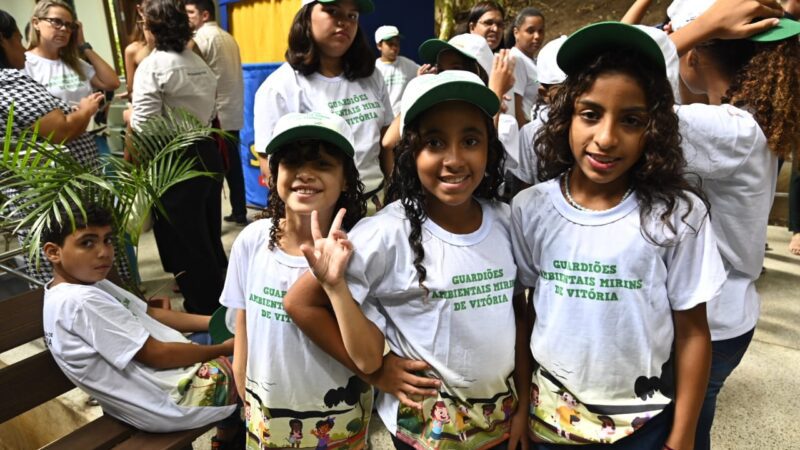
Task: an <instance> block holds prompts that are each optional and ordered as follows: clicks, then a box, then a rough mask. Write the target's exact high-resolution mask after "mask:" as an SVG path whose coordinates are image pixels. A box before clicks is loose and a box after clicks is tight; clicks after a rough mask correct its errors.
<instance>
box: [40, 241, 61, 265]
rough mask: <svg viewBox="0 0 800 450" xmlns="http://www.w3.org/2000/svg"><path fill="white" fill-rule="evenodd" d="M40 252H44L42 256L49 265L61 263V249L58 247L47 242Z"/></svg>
mask: <svg viewBox="0 0 800 450" xmlns="http://www.w3.org/2000/svg"><path fill="white" fill-rule="evenodd" d="M42 250H43V251H44V256H45V257H46V258H47V260H48V261H50V262H51V263H53V264H58V263H60V262H61V247H59V246H58V245H56V244H54V243H52V242H47V243H45V244H44V246H43V247H42Z"/></svg>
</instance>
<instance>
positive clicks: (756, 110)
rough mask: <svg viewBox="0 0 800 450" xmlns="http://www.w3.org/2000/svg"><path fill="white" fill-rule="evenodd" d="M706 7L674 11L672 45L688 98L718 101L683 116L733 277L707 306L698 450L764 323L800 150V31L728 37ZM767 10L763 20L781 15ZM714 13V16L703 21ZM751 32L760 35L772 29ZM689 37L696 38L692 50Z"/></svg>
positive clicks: (784, 25) (787, 23)
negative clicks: (789, 160)
mask: <svg viewBox="0 0 800 450" xmlns="http://www.w3.org/2000/svg"><path fill="white" fill-rule="evenodd" d="M714 6H718V5H714ZM706 8H707V2H695V1H676V2H673V4H672V5H671V6H670V11H671V14H670V16H671V17H672V19H673V29H675V30H676V32H675V33H674V34H673V35H672V40H673V42H675V44H676V48H677V53H678V54H679V55H682V57H681V59H680V76H681V78H682V79H683V82H684V83H685V84H686V86H687V87H688V88H689V90H691V91H692V92H693V93H697V94H707V95H708V99H709V104H708V105H705V104H691V105H684V106H681V107H679V108H678V109H677V113H678V117H679V118H680V126H681V134H682V135H683V148H684V153H685V155H686V158H687V161H688V164H689V170H690V171H691V172H694V173H696V174H698V175H699V176H700V177H701V178H702V180H703V191H704V192H705V194H706V196H707V197H708V200H709V203H710V204H711V210H712V212H713V213H714V220H712V221H711V225H712V228H713V229H714V232H715V234H716V235H717V236H718V238H719V250H720V253H721V255H722V259H723V261H724V262H725V267H726V268H727V269H728V276H727V279H726V281H725V284H724V285H723V287H722V294H721V295H720V298H719V300H717V301H715V302H713V303H711V304H709V307H708V323H709V328H710V329H711V340H712V355H713V356H712V360H711V376H710V380H709V383H708V389H707V391H706V395H705V401H704V403H703V408H702V410H701V414H700V421H699V423H698V428H697V440H696V442H695V448H696V449H700V450H703V449H709V448H710V446H711V440H710V432H711V426H712V423H713V420H714V413H715V409H716V401H717V395H718V394H719V391H720V390H721V389H722V386H723V384H724V382H725V380H726V379H727V377H728V376H729V375H730V374H731V373H732V372H733V370H734V369H735V368H736V367H737V366H738V365H739V363H740V362H741V360H742V357H743V356H744V354H745V352H746V351H747V347H748V346H749V344H750V341H751V340H752V338H753V334H754V331H755V327H756V323H757V322H758V317H759V307H760V297H759V294H758V292H757V291H756V280H757V279H758V278H759V276H760V274H761V268H762V266H763V263H764V253H765V251H764V249H765V244H766V236H767V223H768V219H769V212H770V209H771V207H772V201H773V199H774V196H775V185H776V182H777V175H778V158H779V157H786V156H787V155H789V154H790V153H791V151H792V149H793V148H798V146H800V42H799V41H798V39H797V36H798V34H800V23H798V22H795V21H793V20H789V19H786V18H782V19H780V21H778V20H777V19H773V22H776V21H778V22H779V23H778V26H777V27H775V28H770V29H769V30H768V31H766V32H762V33H758V34H755V35H753V36H751V37H749V38H747V37H746V35H744V36H741V37H740V38H738V39H720V37H728V38H730V37H736V35H734V34H732V33H730V32H729V31H728V30H726V29H724V28H722V29H721V30H719V28H718V27H717V26H716V25H714V26H712V25H711V24H710V23H709V21H706V20H704V18H703V17H698V16H700V13H702V12H703V10H704V9H706ZM775 8H776V11H775V13H777V14H780V13H782V11H781V10H780V9H778V8H777V6H776V7H775ZM765 9H766V11H764V12H762V13H761V17H769V16H771V15H774V14H770V12H771V10H769V9H768V8H765ZM713 13H714V11H711V10H710V9H709V12H707V13H706V14H704V15H705V16H706V17H713V16H709V15H708V14H713ZM692 17H698V18H697V19H696V20H691V21H690V20H689V19H690V18H692ZM745 23H746V22H745ZM747 25H748V26H749V27H750V30H749V34H753V33H754V32H756V31H759V29H762V30H763V26H764V23H755V24H749V23H747ZM766 25H767V26H770V25H771V24H770V22H767V23H766ZM758 27H761V28H758ZM715 30H719V31H715ZM686 36H694V38H693V39H692V40H691V41H688V42H687V39H686Z"/></svg>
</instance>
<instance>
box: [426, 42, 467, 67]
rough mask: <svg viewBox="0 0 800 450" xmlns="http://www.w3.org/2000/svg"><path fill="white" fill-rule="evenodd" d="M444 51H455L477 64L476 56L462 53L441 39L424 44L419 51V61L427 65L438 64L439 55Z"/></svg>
mask: <svg viewBox="0 0 800 450" xmlns="http://www.w3.org/2000/svg"><path fill="white" fill-rule="evenodd" d="M442 50H455V51H457V52H458V53H460V54H462V55H464V56H465V57H467V58H469V59H471V60H473V61H476V62H477V60H476V59H475V57H474V56H471V55H468V54H466V53H464V52H462V51H461V49H460V48H458V47H455V46H453V45H451V44H450V43H448V42H447V41H443V40H441V39H428V40H427V41H425V42H423V43H422V45H420V46H419V50H418V52H419V59H421V60H422V62H424V63H425V64H436V59H437V58H438V57H439V53H441V52H442Z"/></svg>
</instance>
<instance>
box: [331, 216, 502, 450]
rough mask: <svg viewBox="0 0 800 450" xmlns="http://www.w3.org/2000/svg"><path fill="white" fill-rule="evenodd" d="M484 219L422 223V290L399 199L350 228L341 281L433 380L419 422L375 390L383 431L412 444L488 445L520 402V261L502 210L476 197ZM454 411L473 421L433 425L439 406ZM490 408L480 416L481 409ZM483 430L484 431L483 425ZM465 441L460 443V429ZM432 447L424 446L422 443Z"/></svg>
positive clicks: (497, 437) (398, 350) (413, 413)
mask: <svg viewBox="0 0 800 450" xmlns="http://www.w3.org/2000/svg"><path fill="white" fill-rule="evenodd" d="M481 208H482V210H483V222H482V224H481V226H480V228H479V229H478V230H477V231H475V232H473V233H469V234H460V235H459V234H452V233H450V232H448V231H446V230H444V229H442V228H441V227H439V226H438V225H436V224H435V223H434V222H433V221H432V220H426V221H425V222H423V226H422V246H423V248H424V251H425V258H424V260H423V265H424V266H425V268H426V270H427V278H426V280H425V286H426V287H427V288H428V289H429V291H430V294H429V296H428V297H427V298H425V292H424V291H423V289H422V288H421V287H420V286H419V284H418V280H419V278H418V277H417V272H416V269H415V268H414V263H413V261H414V258H415V255H414V252H413V251H412V249H411V247H410V245H409V243H408V236H409V233H410V231H411V228H410V224H409V221H408V220H407V219H406V215H405V211H404V209H403V207H402V205H401V204H400V202H399V201H397V202H393V203H391V204H389V205H387V206H386V207H385V208H384V209H383V210H381V211H380V212H379V213H378V214H376V215H375V216H373V217H369V218H366V219H363V220H362V221H361V222H359V223H358V224H357V225H356V226H355V227H354V228H353V230H352V232H351V233H350V239H351V241H352V243H353V246H354V248H355V253H354V254H353V256H352V258H351V260H350V264H349V266H348V269H347V274H346V277H347V283H348V286H349V287H350V291H351V292H352V294H353V298H354V299H355V300H356V301H357V302H359V303H361V306H362V309H363V311H364V313H365V315H366V316H367V317H368V318H369V319H370V320H372V321H373V322H374V323H375V324H376V326H377V327H378V328H379V329H380V330H381V331H382V332H383V334H384V336H386V339H387V341H388V343H389V347H390V348H391V350H392V351H393V352H394V353H396V354H397V355H399V356H402V357H405V358H412V359H418V360H423V361H426V362H427V363H428V364H430V366H431V367H432V370H430V371H428V372H427V373H426V374H425V375H426V376H429V377H434V378H438V379H440V380H441V381H442V387H441V389H440V392H439V395H438V396H437V397H429V398H425V399H424V400H423V401H422V402H423V411H422V418H420V416H419V415H418V413H417V412H416V411H412V410H410V409H408V408H404V407H401V406H400V404H399V401H398V399H397V398H396V397H394V396H392V395H389V394H386V393H380V394H379V396H378V413H379V414H380V416H381V419H383V422H384V424H386V427H387V428H388V429H389V431H390V432H391V433H392V434H393V435H396V436H397V437H398V438H399V439H401V440H403V441H404V442H406V443H409V444H410V445H414V442H425V439H426V437H427V436H428V431H429V430H430V428H431V427H434V428H437V429H440V433H439V434H441V436H439V438H440V439H437V440H440V444H441V445H439V446H438V448H439V449H451V448H452V449H455V448H458V449H474V448H488V447H491V446H493V445H496V444H497V443H499V442H502V440H503V439H502V438H503V436H502V435H503V430H505V431H507V430H508V426H509V420H508V419H509V417H510V415H511V412H510V411H512V410H513V407H514V404H515V403H516V393H515V391H514V388H513V384H514V383H513V381H512V373H513V370H514V339H515V326H514V311H513V307H512V297H513V295H514V291H515V284H514V281H515V278H516V267H515V265H514V259H513V258H512V255H511V240H510V236H509V228H508V226H509V217H508V206H507V205H505V204H502V203H495V202H484V201H482V202H481ZM439 401H441V402H444V404H445V406H446V409H447V411H448V415H449V417H451V418H455V417H456V412H457V410H458V407H459V406H463V407H466V408H467V409H468V410H469V419H471V420H469V421H468V424H467V425H466V427H467V428H464V425H463V421H461V422H460V423H461V426H462V428H461V429H459V427H458V426H457V425H458V422H457V421H454V420H451V421H450V422H448V423H444V424H441V423H440V424H436V423H434V422H436V421H432V420H430V417H431V414H430V413H431V410H432V408H434V407H435V405H436V403H437V402H439ZM484 412H486V415H484ZM487 430H489V431H487ZM462 432H463V433H465V434H466V435H467V436H468V437H467V438H466V441H465V442H461V441H460V440H459V439H458V436H459V434H460V433H462ZM425 448H428V447H425Z"/></svg>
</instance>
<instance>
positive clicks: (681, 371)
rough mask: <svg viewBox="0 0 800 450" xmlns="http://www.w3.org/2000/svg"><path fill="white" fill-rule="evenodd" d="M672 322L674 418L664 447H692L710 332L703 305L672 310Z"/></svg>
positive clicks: (702, 396) (705, 379)
mask: <svg viewBox="0 0 800 450" xmlns="http://www.w3.org/2000/svg"><path fill="white" fill-rule="evenodd" d="M673 318H674V321H675V365H676V367H675V383H676V386H675V419H674V421H673V422H672V430H671V431H670V434H669V436H668V437H667V442H666V445H668V446H669V447H670V448H674V449H685V448H693V446H694V438H695V431H696V429H697V420H698V418H699V417H700V408H701V407H702V406H703V400H704V399H705V395H706V388H707V387H708V376H709V370H710V368H711V333H710V332H709V330H708V320H707V319H706V305H705V303H701V304H699V305H697V306H695V307H694V308H692V309H689V310H686V311H673Z"/></svg>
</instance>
